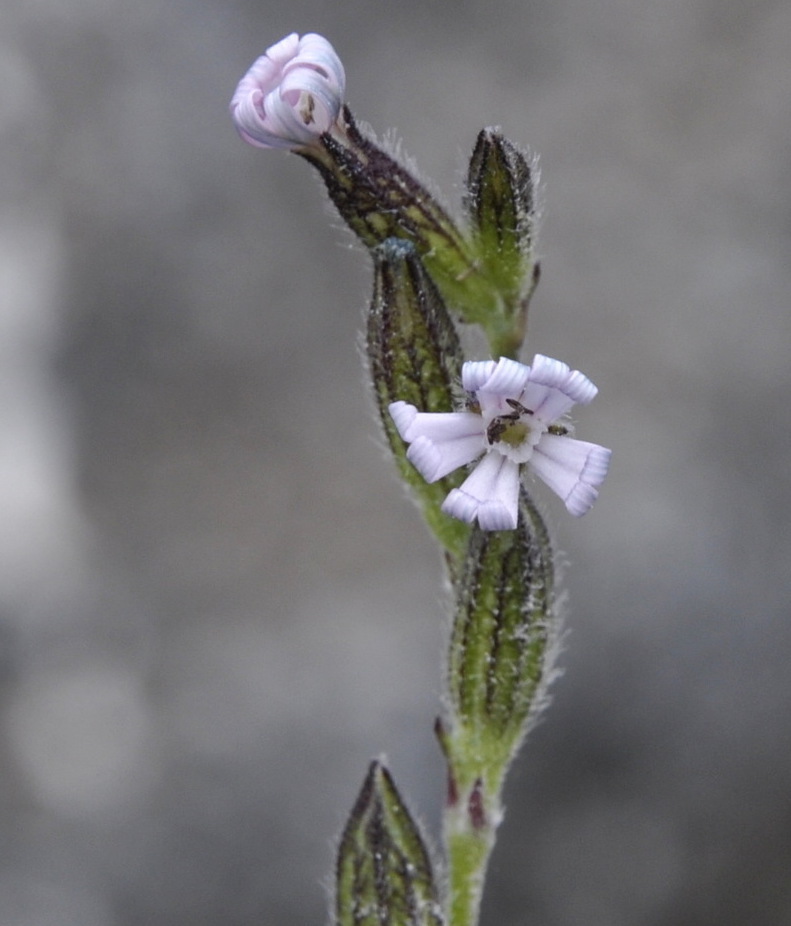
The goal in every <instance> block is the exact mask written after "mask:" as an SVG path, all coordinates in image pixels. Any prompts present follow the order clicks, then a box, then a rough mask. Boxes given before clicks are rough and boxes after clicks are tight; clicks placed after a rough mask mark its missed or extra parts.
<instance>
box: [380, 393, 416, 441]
mask: <svg viewBox="0 0 791 926" xmlns="http://www.w3.org/2000/svg"><path fill="white" fill-rule="evenodd" d="M387 410H388V411H389V412H390V417H391V418H392V419H393V424H395V426H396V428H397V429H398V433H399V434H400V435H401V437H404V435H405V434H406V432H407V429H408V428H409V425H410V424H412V422H413V421H414V420H415V415H417V409H416V408H415V406H414V405H409V403H407V402H391V403H390V404H389V405H388V406H387ZM404 440H406V438H405V437H404Z"/></svg>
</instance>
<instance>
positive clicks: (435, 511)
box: [366, 238, 469, 555]
mask: <svg viewBox="0 0 791 926" xmlns="http://www.w3.org/2000/svg"><path fill="white" fill-rule="evenodd" d="M373 257H374V291H373V297H372V299H371V306H370V310H369V313H368V330H367V343H366V347H367V354H368V363H369V369H370V371H371V378H372V380H373V387H374V394H375V396H376V402H377V405H378V408H379V414H380V416H381V419H382V425H383V427H384V430H385V434H386V436H387V440H388V442H389V444H390V448H391V450H392V451H393V454H394V456H395V458H396V462H397V463H398V466H399V469H400V471H401V475H402V476H403V478H404V479H405V481H406V482H407V483H408V484H409V485H410V486H411V488H412V489H413V491H414V493H415V496H416V498H417V501H418V503H419V505H420V506H421V508H422V509H423V514H424V517H425V518H426V521H427V522H428V524H429V527H430V528H431V529H432V530H433V531H434V533H435V534H436V535H437V537H438V538H439V540H440V541H441V542H442V543H443V544H444V545H445V547H446V549H448V550H449V551H450V552H452V553H454V554H455V555H461V554H462V553H463V551H464V549H465V548H466V543H467V537H468V535H469V528H468V527H467V525H465V524H462V523H461V522H458V521H455V520H453V519H452V518H449V517H448V516H447V515H445V514H443V513H442V511H441V510H440V509H441V506H442V502H443V500H444V498H445V496H446V495H447V493H448V492H449V491H450V490H451V489H452V488H455V487H457V486H458V485H459V484H460V483H461V479H462V477H463V474H455V475H453V476H448V477H447V478H445V479H441V480H438V481H437V482H435V483H433V484H429V483H427V482H426V481H425V480H424V479H423V478H422V476H420V474H419V473H418V471H417V470H416V469H415V467H414V466H413V465H412V463H410V462H409V461H408V460H407V458H406V445H405V444H404V441H403V439H402V438H401V436H400V434H399V432H398V429H397V427H396V423H395V421H394V420H393V417H392V416H391V414H390V412H389V410H388V409H389V406H390V405H391V404H392V403H394V402H397V401H402V402H411V403H414V404H418V403H419V404H420V407H422V408H426V409H431V410H433V411H437V412H440V411H441V412H450V411H452V409H453V407H454V404H455V390H457V389H459V388H460V387H459V383H460V382H461V367H462V362H463V357H462V351H461V345H460V343H459V338H458V335H457V333H456V329H455V328H454V326H453V322H452V321H451V319H450V316H449V314H448V311H447V309H446V308H445V303H444V302H443V300H442V297H441V296H440V294H439V292H438V290H437V287H436V286H435V285H434V283H433V281H432V279H431V277H429V275H428V273H427V272H426V270H425V269H424V267H423V264H422V262H421V261H420V259H419V258H418V256H417V250H416V248H415V246H414V245H413V244H411V243H410V242H408V241H403V240H400V239H397V238H390V239H388V240H387V241H385V242H384V244H382V245H381V246H380V247H378V248H376V250H374V252H373Z"/></svg>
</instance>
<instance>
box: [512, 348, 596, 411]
mask: <svg viewBox="0 0 791 926" xmlns="http://www.w3.org/2000/svg"><path fill="white" fill-rule="evenodd" d="M597 392H598V389H597V388H596V386H594V385H593V383H592V382H591V381H590V380H589V379H588V377H587V376H585V375H584V374H583V373H580V371H579V370H571V369H570V368H569V367H568V366H567V365H566V364H565V363H561V362H560V360H553V359H552V358H551V357H545V356H544V355H543V354H536V356H535V357H534V359H533V365H532V366H531V367H530V377H529V382H528V384H527V388H526V389H525V394H524V397H523V398H522V399H521V400H520V401H521V402H522V404H523V405H524V406H525V407H527V408H529V409H530V410H531V411H532V412H533V413H534V414H535V415H536V416H537V417H538V418H540V420H541V421H543V422H545V423H546V424H552V423H553V422H554V421H557V420H558V418H561V417H562V416H563V415H565V414H566V412H568V411H570V410H571V408H572V406H574V405H575V404H576V405H587V404H588V402H591V401H592V400H593V399H594V397H595V396H596V393H597Z"/></svg>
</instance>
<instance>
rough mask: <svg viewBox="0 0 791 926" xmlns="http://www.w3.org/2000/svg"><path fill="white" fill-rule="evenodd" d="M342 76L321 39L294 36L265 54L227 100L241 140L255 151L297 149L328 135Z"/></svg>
mask: <svg viewBox="0 0 791 926" xmlns="http://www.w3.org/2000/svg"><path fill="white" fill-rule="evenodd" d="M345 86H346V76H345V74H344V71H343V64H342V63H341V59H340V58H339V57H338V55H337V54H336V52H335V49H334V48H333V47H332V45H330V43H329V42H328V41H327V40H326V39H325V38H324V37H323V36H321V35H316V34H315V33H313V32H309V33H308V34H307V35H303V36H302V38H300V37H299V36H298V35H297V33H296V32H294V33H292V34H291V35H287V36H286V37H285V38H284V39H281V40H280V41H279V42H278V43H277V44H276V45H272V47H271V48H268V49H267V51H266V54H264V55H262V56H261V57H260V58H258V59H257V60H256V61H255V62H254V63H253V65H252V67H251V68H250V70H249V71H248V72H247V73H246V74H245V75H244V77H243V78H242V79H241V81H240V82H239V86H238V87H237V88H236V92H235V93H234V95H233V99H232V100H231V117H232V118H233V121H234V125H235V126H236V129H237V131H238V132H239V134H240V135H241V136H242V138H243V139H244V140H245V141H247V142H250V144H251V145H257V146H258V147H260V148H300V147H304V146H306V145H311V144H314V143H315V142H316V140H317V139H318V138H319V136H320V135H321V134H322V133H323V132H328V131H329V130H330V129H331V128H332V126H333V124H334V123H335V120H336V119H337V118H338V113H339V112H340V108H341V106H342V104H343V94H344V89H345Z"/></svg>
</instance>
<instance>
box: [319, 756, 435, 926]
mask: <svg viewBox="0 0 791 926" xmlns="http://www.w3.org/2000/svg"><path fill="white" fill-rule="evenodd" d="M335 909H336V926H442V924H443V916H442V911H441V907H440V903H439V897H438V892H437V888H436V885H435V882H434V874H433V871H432V866H431V858H430V856H429V853H428V850H427V848H426V846H425V844H424V842H423V839H422V837H421V834H420V830H419V829H418V827H417V825H416V824H415V822H414V820H413V819H412V817H411V816H410V814H409V811H408V810H407V809H406V807H405V805H404V802H403V801H402V800H401V796H400V795H399V793H398V791H397V790H396V786H395V784H394V783H393V779H392V777H391V776H390V773H389V772H388V771H387V769H386V768H385V767H384V766H383V765H382V764H381V762H378V761H374V762H372V763H371V765H370V767H369V769H368V775H367V776H366V778H365V782H364V783H363V786H362V789H361V791H360V794H359V796H358V798H357V801H356V803H355V805H354V808H353V809H352V812H351V816H350V817H349V820H348V822H347V824H346V828H345V829H344V831H343V836H342V837H341V842H340V846H339V848H338V865H337V883H336V892H335Z"/></svg>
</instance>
